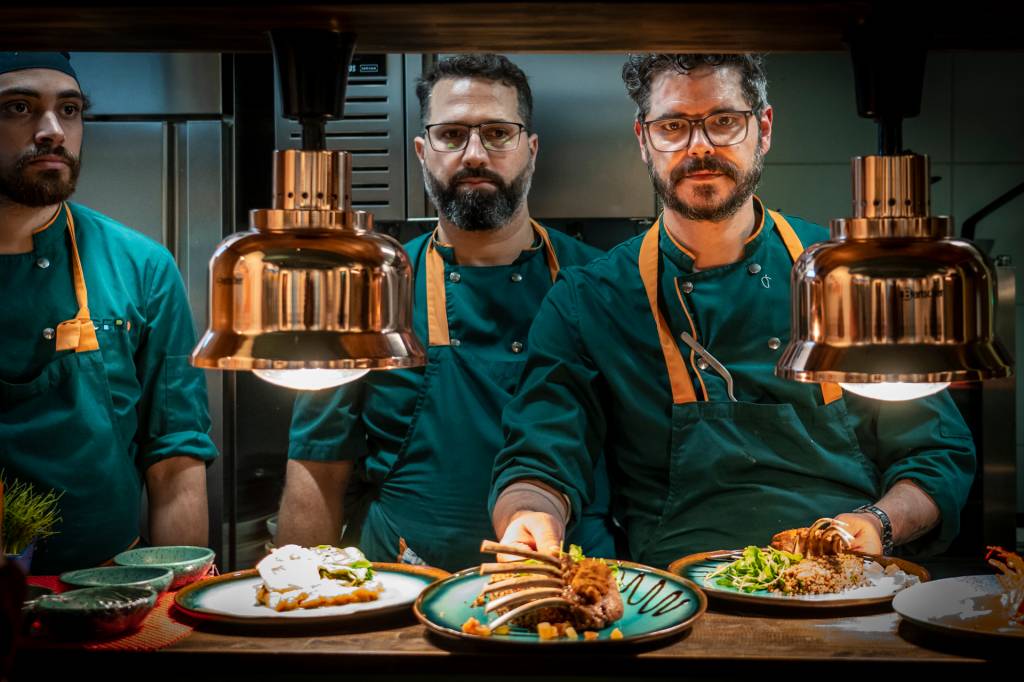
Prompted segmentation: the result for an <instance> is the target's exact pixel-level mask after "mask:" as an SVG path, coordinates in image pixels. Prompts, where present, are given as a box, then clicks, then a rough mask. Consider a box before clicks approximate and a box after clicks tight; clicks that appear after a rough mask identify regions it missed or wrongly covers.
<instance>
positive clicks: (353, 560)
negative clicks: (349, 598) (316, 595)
mask: <svg viewBox="0 0 1024 682" xmlns="http://www.w3.org/2000/svg"><path fill="white" fill-rule="evenodd" d="M313 551H314V552H315V553H316V554H317V556H318V557H319V559H320V562H319V564H320V565H319V569H320V577H321V578H332V579H334V580H342V581H344V582H346V583H348V584H349V585H352V586H354V587H358V586H359V585H362V584H363V583H365V582H367V581H369V580H373V563H372V562H370V561H368V560H367V558H366V557H365V556H363V553H362V552H360V551H359V550H358V549H356V548H355V547H346V548H344V549H339V548H337V547H332V546H330V545H318V546H317V547H315V548H314V549H313Z"/></svg>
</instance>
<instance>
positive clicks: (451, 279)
mask: <svg viewBox="0 0 1024 682" xmlns="http://www.w3.org/2000/svg"><path fill="white" fill-rule="evenodd" d="M461 279H462V275H460V274H459V273H457V272H453V273H450V274H449V275H448V281H449V282H458V281H459V280H461Z"/></svg>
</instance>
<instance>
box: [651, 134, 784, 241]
mask: <svg viewBox="0 0 1024 682" xmlns="http://www.w3.org/2000/svg"><path fill="white" fill-rule="evenodd" d="M701 170H708V171H713V172H716V173H722V174H723V175H725V176H727V177H729V178H732V181H733V182H734V183H735V184H736V186H735V188H734V189H733V191H732V193H731V194H730V195H729V196H728V197H726V198H725V199H724V200H723V201H720V202H718V203H717V204H716V203H712V202H713V200H714V197H715V194H716V190H715V188H713V187H711V186H710V185H705V186H703V187H699V188H698V189H697V194H698V196H700V197H701V198H702V199H704V200H705V201H706V202H707V203H704V204H703V205H700V206H694V205H692V204H688V203H686V202H684V201H683V200H682V199H680V198H679V196H678V195H677V194H676V191H675V190H676V185H678V184H679V182H680V180H682V179H683V177H684V176H686V175H688V174H690V173H695V172H697V171H701ZM763 171H764V153H763V152H762V151H761V140H760V138H758V142H757V147H756V148H755V150H754V163H753V164H752V165H751V167H750V170H749V171H747V172H746V173H742V172H741V171H740V169H738V168H737V167H736V166H735V165H733V164H732V163H730V162H729V161H726V160H724V159H720V158H718V157H716V156H705V157H703V158H697V157H689V156H687V157H686V158H684V159H683V161H682V163H680V164H679V165H678V166H676V167H675V168H673V169H672V173H671V174H670V176H669V181H668V182H666V181H665V180H663V179H662V178H660V177H659V176H658V174H657V173H656V172H655V170H654V163H653V162H652V161H651V154H650V151H649V150H648V154H647V172H648V173H649V174H650V176H651V182H652V183H653V184H654V191H655V192H657V194H658V197H659V198H660V199H661V203H662V205H663V206H664V207H665V208H668V209H671V210H673V211H675V212H676V213H678V214H679V215H681V216H683V217H684V218H686V219H687V220H700V221H705V222H712V223H720V222H722V221H724V220H726V219H728V218H731V217H732V216H734V215H735V214H736V212H737V211H739V210H740V207H742V206H743V204H745V203H746V201H747V200H748V199H749V198H750V197H751V196H753V194H754V191H755V190H756V189H757V185H758V183H760V182H761V173H762V172H763Z"/></svg>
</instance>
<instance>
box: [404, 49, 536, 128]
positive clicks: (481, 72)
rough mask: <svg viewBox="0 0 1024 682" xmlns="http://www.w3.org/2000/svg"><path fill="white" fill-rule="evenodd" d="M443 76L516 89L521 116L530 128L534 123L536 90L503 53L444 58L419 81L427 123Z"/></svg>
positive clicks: (421, 110) (459, 55)
mask: <svg viewBox="0 0 1024 682" xmlns="http://www.w3.org/2000/svg"><path fill="white" fill-rule="evenodd" d="M442 78H482V79H484V80H489V81H496V82H498V83H501V84H502V85H507V86H509V87H512V88H515V89H516V95H517V97H518V100H519V116H520V117H521V118H522V119H523V124H524V125H525V126H526V129H527V130H532V126H533V93H532V92H531V91H530V84H529V82H527V80H526V74H525V73H523V70H522V69H520V68H519V67H518V66H516V65H515V64H513V63H512V62H511V61H509V59H508V57H505V56H503V55H500V54H490V53H485V54H458V55H455V56H454V57H446V58H445V59H442V60H440V61H439V62H437V64H435V65H434V67H433V68H431V69H430V70H428V71H426V72H425V73H424V74H423V75H422V76H420V77H419V78H418V79H417V80H416V96H417V97H419V99H420V112H421V116H422V121H423V124H424V125H426V123H427V119H428V118H429V116H430V95H431V93H432V92H433V91H434V85H436V84H437V82H438V81H439V80H441V79H442Z"/></svg>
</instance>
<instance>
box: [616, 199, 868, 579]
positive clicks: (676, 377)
mask: <svg viewBox="0 0 1024 682" xmlns="http://www.w3.org/2000/svg"><path fill="white" fill-rule="evenodd" d="M770 214H771V216H772V218H773V219H774V223H775V227H776V229H777V233H778V235H779V237H780V238H781V239H782V241H783V242H784V243H785V245H786V248H787V250H788V252H789V255H790V257H791V258H793V259H795V258H796V257H797V256H798V255H799V254H800V253H801V252H802V250H803V247H802V245H801V244H800V241H799V239H798V237H797V235H796V233H795V232H794V231H793V229H792V227H791V226H790V225H789V223H788V222H787V221H786V219H785V218H783V217H782V216H781V215H780V214H778V213H776V212H774V211H771V212H770ZM660 231H661V224H660V220H659V221H658V222H656V223H655V224H654V226H653V227H651V229H650V230H649V231H648V233H647V235H646V236H645V238H644V240H643V243H642V245H641V248H640V256H639V269H640V275H641V278H642V279H643V282H644V289H645V290H646V293H647V298H648V302H649V304H650V308H651V314H652V316H653V317H654V320H655V323H656V326H657V329H658V336H659V341H660V345H661V350H662V354H663V355H664V360H665V366H666V369H667V372H668V375H669V383H670V386H671V389H672V402H673V405H672V432H671V433H672V439H671V450H670V463H669V472H668V475H669V481H668V486H667V490H668V494H667V495H666V497H665V500H664V505H663V508H662V512H661V516H660V519H658V520H657V523H656V525H655V526H653V528H647V529H644V532H645V534H646V539H645V541H644V542H643V544H642V548H641V549H640V550H639V551H638V552H636V559H637V560H638V561H642V562H644V563H647V564H651V565H654V566H659V565H666V564H668V563H669V562H671V561H672V560H674V559H676V558H678V555H679V552H678V549H679V548H681V547H689V548H700V549H704V550H713V549H727V548H735V547H742V546H744V545H746V544H749V543H756V544H764V543H766V542H767V541H768V540H769V539H770V538H771V535H772V534H773V533H775V532H777V531H779V530H783V529H785V528H791V527H794V526H801V525H806V524H808V523H810V522H811V521H813V520H814V519H815V518H816V516H817V515H819V514H821V513H822V510H827V509H853V508H855V507H856V506H858V505H860V504H863V503H864V501H865V500H874V499H877V495H878V494H879V480H878V474H877V473H876V469H875V467H874V465H873V464H872V463H871V462H870V461H869V460H868V459H867V458H866V457H865V456H864V455H863V454H862V453H861V450H860V447H859V445H858V442H857V438H856V436H855V434H854V432H853V430H852V429H851V427H850V426H849V420H848V418H847V413H846V405H845V402H844V400H843V399H842V391H841V390H840V389H839V387H838V386H837V385H835V384H822V386H821V391H822V403H823V404H821V405H818V406H814V407H808V406H799V405H794V404H791V403H779V404H766V403H754V402H738V401H708V400H706V399H705V400H699V399H698V397H697V392H696V391H695V390H694V386H693V383H692V381H691V380H690V375H689V373H688V371H687V369H686V366H685V362H684V360H683V356H682V353H681V352H680V350H679V345H678V344H677V343H676V341H675V339H674V338H673V336H672V333H671V331H670V328H669V325H668V323H667V321H666V319H665V316H664V315H663V313H662V312H661V309H660V306H659V303H658V291H659V287H658V279H659V275H658V265H659V259H660V254H659V248H658V240H659V236H660ZM676 297H677V299H678V304H679V305H680V306H681V308H682V310H683V313H684V315H685V319H687V320H688V321H690V333H691V334H692V335H693V336H694V338H696V339H697V340H698V342H700V340H701V339H700V338H699V336H698V334H697V330H696V328H695V327H694V326H693V324H692V317H691V316H690V313H689V311H688V310H687V307H686V302H685V300H684V298H683V295H682V294H681V293H680V291H679V288H678V287H676ZM691 360H692V358H691ZM698 376H699V374H698ZM702 389H703V390H702V391H701V394H702V395H703V396H707V395H708V393H707V390H706V389H704V387H703V386H702ZM819 477H821V478H825V479H829V480H832V481H844V482H845V485H843V486H835V485H833V486H821V487H816V486H814V482H815V480H816V479H817V478H819ZM812 488H813V489H812ZM739 519H744V521H742V522H741V521H738V520H739ZM630 532H631V533H632V532H634V529H632V528H631V529H630ZM717 545H722V546H721V547H719V546H717Z"/></svg>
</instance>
